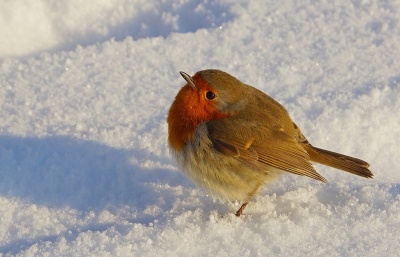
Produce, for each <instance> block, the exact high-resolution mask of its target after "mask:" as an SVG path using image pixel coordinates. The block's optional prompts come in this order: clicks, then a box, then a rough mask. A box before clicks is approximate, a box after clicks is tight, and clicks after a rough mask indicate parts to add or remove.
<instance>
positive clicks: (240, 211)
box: [235, 184, 261, 217]
mask: <svg viewBox="0 0 400 257" xmlns="http://www.w3.org/2000/svg"><path fill="white" fill-rule="evenodd" d="M260 185H261V184H257V185H256V187H255V188H254V190H253V191H251V193H250V194H249V196H248V198H247V200H246V202H244V203H243V204H242V206H241V207H240V208H239V210H238V211H237V212H236V214H235V215H236V217H239V216H240V215H242V212H243V210H244V208H246V206H247V204H248V203H249V202H250V200H251V198H252V197H253V195H254V194H255V193H256V192H257V190H258V188H259V187H260Z"/></svg>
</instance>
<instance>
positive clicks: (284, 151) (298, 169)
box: [212, 130, 327, 182]
mask: <svg viewBox="0 0 400 257" xmlns="http://www.w3.org/2000/svg"><path fill="white" fill-rule="evenodd" d="M269 132H270V133H267V134H269V135H268V136H267V138H264V139H262V140H254V139H253V138H250V139H248V140H247V141H245V140H238V139H232V138H230V139H228V138H224V137H214V138H212V141H213V143H214V146H215V147H216V148H217V149H218V150H219V151H221V152H222V153H224V154H226V155H229V156H232V157H234V158H239V159H240V160H241V161H243V162H245V163H247V164H250V165H251V164H256V165H257V166H258V167H260V166H261V167H265V169H266V170H268V168H270V167H274V168H276V169H279V170H282V171H287V172H290V173H293V174H297V175H301V176H307V177H310V178H313V179H316V180H320V181H323V182H327V180H326V179H325V178H324V177H322V176H321V175H320V174H319V173H318V172H316V171H315V169H314V167H313V166H312V165H311V163H310V156H309V155H308V153H307V152H306V151H305V150H304V148H303V147H301V145H300V144H299V143H298V142H297V140H296V139H295V138H294V137H293V136H290V135H289V134H287V133H286V132H284V131H282V130H274V131H269ZM265 134H266V133H264V135H265Z"/></svg>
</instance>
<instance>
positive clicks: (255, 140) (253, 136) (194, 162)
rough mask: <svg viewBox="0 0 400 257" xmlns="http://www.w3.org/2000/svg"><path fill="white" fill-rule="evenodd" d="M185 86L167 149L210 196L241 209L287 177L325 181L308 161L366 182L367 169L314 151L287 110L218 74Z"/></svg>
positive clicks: (171, 119)
mask: <svg viewBox="0 0 400 257" xmlns="http://www.w3.org/2000/svg"><path fill="white" fill-rule="evenodd" d="M180 74H181V75H182V77H183V78H184V79H185V80H186V82H187V83H186V85H184V86H183V87H182V88H181V89H180V91H179V92H178V94H177V95H176V97H175V100H174V101H173V103H172V105H171V107H170V109H169V112H168V118H167V122H168V143H169V146H170V148H171V150H172V153H173V155H174V157H175V158H176V160H177V163H178V165H179V166H180V168H181V170H182V171H183V172H184V173H185V174H186V175H187V176H188V177H189V178H190V179H191V180H192V181H193V182H194V183H195V184H196V185H199V186H201V187H203V188H204V189H205V190H207V191H208V192H210V193H211V194H212V195H214V196H217V197H220V198H227V199H230V200H237V201H241V202H243V204H242V206H241V207H240V208H239V210H238V211H237V212H236V216H240V215H241V214H242V212H243V210H244V208H245V207H246V205H247V204H248V202H249V201H250V199H251V198H252V197H253V195H254V194H255V193H256V192H257V191H258V189H259V187H260V186H262V185H264V184H266V183H268V182H270V181H272V180H274V179H276V178H278V177H279V176H280V175H282V174H284V173H285V172H289V173H293V174H297V175H301V176H307V177H310V178H313V179H316V180H319V181H322V182H327V180H326V179H325V178H324V177H322V176H321V175H320V174H319V173H318V172H317V171H316V170H315V169H314V167H313V166H312V164H311V162H316V163H320V164H323V165H327V166H330V167H333V168H336V169H340V170H343V171H346V172H349V173H352V174H355V175H359V176H362V177H365V178H372V177H373V174H372V172H371V171H370V170H369V169H368V167H369V164H368V163H367V162H365V161H363V160H360V159H356V158H353V157H350V156H346V155H343V154H339V153H335V152H331V151H328V150H324V149H320V148H317V147H314V146H312V145H311V144H310V143H309V142H308V140H307V139H306V138H305V136H304V135H303V134H302V132H301V131H300V129H299V127H298V126H297V125H296V124H295V123H294V122H293V121H292V119H291V118H290V117H289V114H288V112H287V111H286V109H285V108H284V107H283V106H282V105H281V104H279V103H278V102H277V101H275V100H274V99H272V98H271V97H270V96H268V95H267V94H265V93H263V92H261V91H260V90H258V89H256V88H254V87H252V86H249V85H246V84H244V83H242V82H240V81H239V80H238V79H236V78H235V77H233V76H231V75H229V74H228V73H226V72H223V71H220V70H213V69H210V70H202V71H199V72H197V73H196V74H195V75H194V76H193V77H191V76H189V75H188V74H186V73H185V72H182V71H181V72H180Z"/></svg>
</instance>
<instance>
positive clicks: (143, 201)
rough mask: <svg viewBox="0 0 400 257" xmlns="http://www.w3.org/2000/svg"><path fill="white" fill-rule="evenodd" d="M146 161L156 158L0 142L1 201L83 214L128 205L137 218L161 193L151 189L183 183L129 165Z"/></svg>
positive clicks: (84, 145) (57, 142)
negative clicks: (9, 200) (15, 199)
mask: <svg viewBox="0 0 400 257" xmlns="http://www.w3.org/2000/svg"><path fill="white" fill-rule="evenodd" d="M146 157H148V158H152V159H153V160H155V159H157V158H158V157H156V156H151V154H148V153H143V152H140V150H139V151H138V150H127V149H116V148H112V147H109V146H106V145H102V144H99V143H96V142H91V141H82V140H77V139H74V138H70V137H63V136H59V137H47V138H33V137H15V136H0V196H4V197H7V198H12V197H17V198H18V199H21V200H22V201H25V202H28V203H33V204H37V205H44V206H47V207H49V208H64V207H70V208H73V209H77V210H79V211H84V212H86V211H92V210H105V209H108V208H112V207H116V206H125V205H128V206H134V208H136V209H137V211H139V212H140V211H142V210H144V209H145V208H146V207H147V206H148V205H152V204H157V199H158V198H159V194H162V192H159V191H157V190H154V189H153V188H154V185H157V184H163V185H170V186H177V185H180V184H181V183H183V184H185V183H187V181H186V180H185V179H184V178H183V177H182V175H181V174H180V173H179V172H177V171H176V170H174V169H172V168H165V169H163V168H146V167H142V166H141V165H137V164H134V161H133V160H134V159H137V158H146ZM158 161H159V162H163V163H165V162H166V160H158ZM165 204H168V203H165ZM166 208H167V207H166Z"/></svg>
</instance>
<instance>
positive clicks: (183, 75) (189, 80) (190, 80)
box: [179, 71, 199, 91]
mask: <svg viewBox="0 0 400 257" xmlns="http://www.w3.org/2000/svg"><path fill="white" fill-rule="evenodd" d="M179 73H180V74H181V76H182V77H183V78H184V79H185V80H186V81H187V83H189V85H190V86H192V87H193V88H194V89H196V90H197V91H198V90H199V89H198V88H197V87H196V85H195V84H194V81H193V78H192V77H190V76H189V75H188V74H187V73H185V72H183V71H180V72H179Z"/></svg>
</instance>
